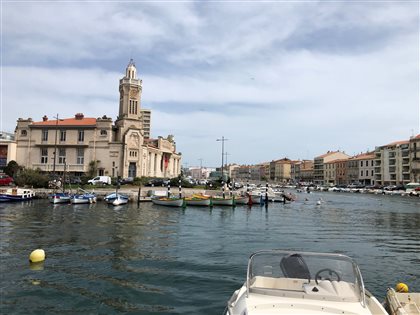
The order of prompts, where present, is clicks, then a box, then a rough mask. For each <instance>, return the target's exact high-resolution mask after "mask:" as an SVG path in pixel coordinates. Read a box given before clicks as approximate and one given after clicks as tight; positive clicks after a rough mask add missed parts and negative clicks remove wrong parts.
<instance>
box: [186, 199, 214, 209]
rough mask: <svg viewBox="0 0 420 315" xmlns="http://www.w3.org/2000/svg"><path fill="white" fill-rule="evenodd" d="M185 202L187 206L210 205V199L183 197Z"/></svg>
mask: <svg viewBox="0 0 420 315" xmlns="http://www.w3.org/2000/svg"><path fill="white" fill-rule="evenodd" d="M185 202H186V203H187V205H188V206H199V207H209V206H210V205H211V199H210V198H208V199H188V198H185Z"/></svg>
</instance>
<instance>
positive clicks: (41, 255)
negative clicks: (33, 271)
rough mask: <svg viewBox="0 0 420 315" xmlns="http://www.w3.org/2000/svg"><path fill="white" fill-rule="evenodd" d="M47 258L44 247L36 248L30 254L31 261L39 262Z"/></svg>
mask: <svg viewBox="0 0 420 315" xmlns="http://www.w3.org/2000/svg"><path fill="white" fill-rule="evenodd" d="M44 260H45V252H44V250H43V249H35V250H34V251H33V252H32V253H31V254H30V255H29V261H30V262H31V263H37V262H41V261H44Z"/></svg>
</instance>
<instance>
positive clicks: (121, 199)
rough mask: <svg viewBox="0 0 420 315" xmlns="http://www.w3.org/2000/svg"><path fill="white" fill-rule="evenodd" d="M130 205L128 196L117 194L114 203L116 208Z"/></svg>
mask: <svg viewBox="0 0 420 315" xmlns="http://www.w3.org/2000/svg"><path fill="white" fill-rule="evenodd" d="M127 203H128V196H125V195H121V194H116V197H115V199H114V200H113V201H112V204H113V205H114V206H120V205H125V204H127Z"/></svg>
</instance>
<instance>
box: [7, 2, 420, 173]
mask: <svg viewBox="0 0 420 315" xmlns="http://www.w3.org/2000/svg"><path fill="white" fill-rule="evenodd" d="M417 9H418V4H413V3H402V4H398V3H382V4H376V3H375V4H370V5H367V4H366V5H365V4H356V3H353V4H348V3H347V2H334V3H322V2H318V3H303V4H295V3H237V2H235V3H223V4H222V3H204V4H203V3H190V2H188V3H156V4H155V3H144V2H143V3H129V5H128V4H127V3H122V4H118V3H101V4H98V3H48V4H44V5H40V4H36V3H30V4H29V3H25V4H22V3H17V4H15V3H6V4H4V9H3V14H4V16H3V30H4V35H3V44H4V48H3V84H4V85H3V91H2V92H3V117H2V119H3V126H4V127H5V129H6V130H13V129H14V126H15V121H16V119H17V118H18V117H23V118H24V117H30V116H31V117H33V118H34V119H35V120H38V119H40V118H41V117H42V116H43V115H44V114H47V115H53V114H55V113H57V112H59V113H60V115H61V116H72V115H74V114H75V113H76V112H84V113H85V115H86V116H91V117H98V116H102V115H104V114H106V115H111V116H112V117H113V118H114V119H115V118H116V116H117V111H118V79H120V78H121V77H122V76H123V73H124V70H125V69H124V66H125V64H126V62H128V58H129V56H133V57H134V59H135V60H136V61H137V66H138V69H139V74H140V76H141V79H143V105H144V107H148V108H149V107H150V108H151V109H152V110H153V113H152V134H153V135H154V136H157V135H167V134H175V138H176V140H177V143H178V149H180V150H181V151H182V152H183V153H184V160H185V161H189V160H190V162H189V163H190V165H191V163H194V161H197V159H198V158H204V159H205V160H207V161H208V163H210V164H212V165H218V163H219V158H218V156H219V155H220V154H219V153H220V152H219V153H218V145H219V143H215V138H219V137H221V136H222V135H224V136H226V137H228V138H231V140H230V141H229V143H228V144H227V148H228V149H227V150H228V151H229V150H231V151H232V152H231V154H232V155H231V157H230V158H229V160H231V161H236V162H241V163H248V162H249V163H256V162H261V161H266V160H271V159H275V158H279V157H282V156H288V157H290V158H294V159H295V158H311V157H313V156H315V155H318V154H321V153H323V152H324V151H326V150H330V149H337V148H340V149H342V150H343V149H344V150H346V151H348V152H349V153H352V152H359V151H361V150H365V149H366V148H368V147H369V148H371V149H372V148H373V147H374V146H375V145H382V144H384V143H387V142H391V141H394V140H400V139H405V138H408V136H409V135H410V133H411V132H410V130H411V129H413V130H414V131H415V132H418V131H419V99H418V86H419V79H418V73H419V63H418V58H419V48H418V19H419V14H418V10H417ZM344 36H345V37H344ZM186 110H188V111H189V112H188V113H186V112H185V111H186ZM219 151H220V150H219Z"/></svg>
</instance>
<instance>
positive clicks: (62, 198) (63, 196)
mask: <svg viewBox="0 0 420 315" xmlns="http://www.w3.org/2000/svg"><path fill="white" fill-rule="evenodd" d="M71 197H72V195H71V194H69V193H65V192H62V193H55V194H52V195H50V196H49V197H48V199H50V202H52V203H53V204H58V203H69V202H70V199H71Z"/></svg>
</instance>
